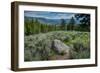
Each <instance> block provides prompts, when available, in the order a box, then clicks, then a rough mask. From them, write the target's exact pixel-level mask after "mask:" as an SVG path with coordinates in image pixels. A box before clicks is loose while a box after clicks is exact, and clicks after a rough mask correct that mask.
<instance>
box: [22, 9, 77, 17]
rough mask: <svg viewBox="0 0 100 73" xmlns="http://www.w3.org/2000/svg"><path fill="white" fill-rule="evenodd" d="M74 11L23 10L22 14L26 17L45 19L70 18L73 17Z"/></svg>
mask: <svg viewBox="0 0 100 73" xmlns="http://www.w3.org/2000/svg"><path fill="white" fill-rule="evenodd" d="M74 15H75V14H74V13H64V12H46V11H24V16H27V17H42V18H47V19H70V18H71V17H74Z"/></svg>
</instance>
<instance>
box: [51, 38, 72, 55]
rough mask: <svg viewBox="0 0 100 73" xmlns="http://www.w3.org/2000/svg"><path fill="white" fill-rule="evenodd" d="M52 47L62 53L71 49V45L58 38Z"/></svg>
mask: <svg viewBox="0 0 100 73" xmlns="http://www.w3.org/2000/svg"><path fill="white" fill-rule="evenodd" d="M52 47H53V49H54V50H55V51H56V52H58V53H59V54H61V53H65V54H66V53H67V54H68V53H69V52H70V50H71V49H70V47H69V46H67V45H66V44H64V43H63V42H61V41H60V40H57V39H55V40H54V41H53V44H52Z"/></svg>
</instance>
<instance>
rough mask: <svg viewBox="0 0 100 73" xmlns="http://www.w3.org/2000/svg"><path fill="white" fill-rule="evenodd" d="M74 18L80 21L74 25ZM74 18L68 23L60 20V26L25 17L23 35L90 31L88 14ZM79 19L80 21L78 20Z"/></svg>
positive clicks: (77, 15)
mask: <svg viewBox="0 0 100 73" xmlns="http://www.w3.org/2000/svg"><path fill="white" fill-rule="evenodd" d="M75 18H76V19H77V20H79V21H80V23H79V24H76V21H75ZM75 18H74V17H72V18H70V20H69V23H66V21H65V20H64V19H61V23H60V24H43V23H40V22H39V21H38V19H34V18H32V19H29V18H28V17H27V18H26V17H25V21H24V33H25V35H30V34H37V33H46V32H49V31H59V30H63V31H88V32H89V31H90V15H88V14H76V15H75ZM80 19H81V20H80Z"/></svg>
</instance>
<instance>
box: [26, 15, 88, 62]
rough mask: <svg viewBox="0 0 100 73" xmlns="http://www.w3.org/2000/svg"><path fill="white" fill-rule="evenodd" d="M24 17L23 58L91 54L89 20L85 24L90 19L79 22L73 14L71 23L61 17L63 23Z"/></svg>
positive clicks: (51, 57)
mask: <svg viewBox="0 0 100 73" xmlns="http://www.w3.org/2000/svg"><path fill="white" fill-rule="evenodd" d="M78 16H79V15H78ZM83 16H84V15H83ZM85 16H87V17H89V16H88V15H86V14H85ZM24 18H25V21H24V24H25V25H24V35H25V36H24V61H44V60H68V59H88V58H90V24H89V25H85V24H87V21H82V22H84V23H85V24H83V23H79V24H76V22H75V19H74V18H73V17H71V18H70V20H69V23H66V21H65V20H64V19H60V24H46V23H41V22H40V21H39V18H33V17H24ZM41 20H43V19H41ZM44 20H46V19H44ZM56 21H57V20H56ZM57 41H58V42H57ZM59 46H60V47H59ZM65 51H67V52H65Z"/></svg>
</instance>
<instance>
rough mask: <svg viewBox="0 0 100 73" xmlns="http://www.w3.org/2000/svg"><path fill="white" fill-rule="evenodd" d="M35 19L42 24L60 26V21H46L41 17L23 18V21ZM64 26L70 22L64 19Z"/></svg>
mask: <svg viewBox="0 0 100 73" xmlns="http://www.w3.org/2000/svg"><path fill="white" fill-rule="evenodd" d="M26 18H27V19H29V20H32V19H37V20H38V21H39V22H40V23H42V24H48V25H53V24H56V25H60V24H61V19H46V18H42V17H25V19H26ZM64 20H65V22H66V24H68V23H69V22H70V19H64ZM76 23H78V21H76Z"/></svg>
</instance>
